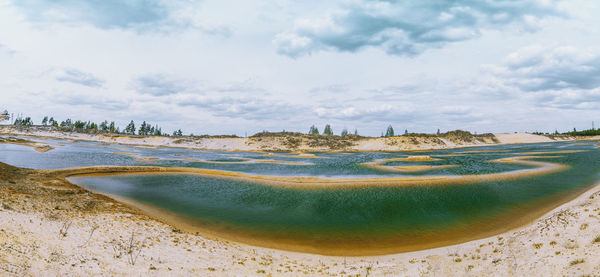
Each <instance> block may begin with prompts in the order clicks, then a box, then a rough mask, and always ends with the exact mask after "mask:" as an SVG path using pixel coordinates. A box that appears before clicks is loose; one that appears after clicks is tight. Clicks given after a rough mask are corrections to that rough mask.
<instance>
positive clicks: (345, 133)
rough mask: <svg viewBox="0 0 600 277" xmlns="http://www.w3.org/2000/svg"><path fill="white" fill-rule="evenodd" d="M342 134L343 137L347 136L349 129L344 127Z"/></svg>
mask: <svg viewBox="0 0 600 277" xmlns="http://www.w3.org/2000/svg"><path fill="white" fill-rule="evenodd" d="M340 135H341V136H342V137H345V136H347V135H348V129H346V128H344V129H343V130H342V133H341V134H340Z"/></svg>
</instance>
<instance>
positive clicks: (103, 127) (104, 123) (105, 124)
mask: <svg viewBox="0 0 600 277" xmlns="http://www.w3.org/2000/svg"><path fill="white" fill-rule="evenodd" d="M100 130H102V131H104V132H106V131H108V121H106V120H104V121H102V123H100Z"/></svg>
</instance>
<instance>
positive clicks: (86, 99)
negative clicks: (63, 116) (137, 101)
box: [49, 93, 129, 111]
mask: <svg viewBox="0 0 600 277" xmlns="http://www.w3.org/2000/svg"><path fill="white" fill-rule="evenodd" d="M49 100H50V101H52V103H57V104H65V105H69V106H89V107H91V108H93V109H99V110H108V111H122V110H126V109H127V108H128V107H129V102H128V101H126V100H117V99H113V98H110V97H106V96H100V97H93V98H92V97H90V96H89V94H80V93H60V94H56V95H53V96H51V97H50V99H49Z"/></svg>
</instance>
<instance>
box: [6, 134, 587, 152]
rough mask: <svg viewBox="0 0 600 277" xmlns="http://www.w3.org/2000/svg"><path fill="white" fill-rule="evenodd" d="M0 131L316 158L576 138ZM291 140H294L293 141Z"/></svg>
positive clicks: (109, 141)
mask: <svg viewBox="0 0 600 277" xmlns="http://www.w3.org/2000/svg"><path fill="white" fill-rule="evenodd" d="M0 134H11V135H27V136H36V137H42V138H43V137H48V138H62V139H69V140H85V141H96V142H103V143H117V144H129V145H135V146H142V147H165V146H168V147H182V148H189V149H202V150H223V151H248V152H265V153H267V154H266V155H270V156H273V155H275V156H277V154H272V153H271V154H268V152H293V153H299V154H298V155H296V156H292V157H297V158H314V156H312V155H310V154H306V153H305V152H345V151H361V152H368V151H415V150H427V149H448V148H457V147H470V146H484V145H497V144H512V143H541V142H552V141H563V140H574V139H575V138H573V137H554V139H551V138H550V137H547V136H541V135H534V134H526V133H510V134H495V138H496V141H494V140H493V139H491V138H479V139H472V140H469V141H465V140H462V139H454V140H449V139H445V138H438V137H420V136H410V135H409V136H396V137H383V138H370V137H366V138H361V139H345V140H342V141H336V140H332V141H333V142H328V141H327V137H326V136H321V137H315V138H312V139H311V138H293V137H284V136H281V137H278V136H266V137H258V138H254V137H248V138H231V137H156V136H146V137H143V136H126V135H102V134H98V135H92V134H83V133H75V132H60V131H56V130H50V129H48V128H38V129H36V128H28V129H17V128H14V127H12V126H0ZM290 140H292V142H290Z"/></svg>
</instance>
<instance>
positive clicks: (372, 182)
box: [40, 156, 569, 189]
mask: <svg viewBox="0 0 600 277" xmlns="http://www.w3.org/2000/svg"><path fill="white" fill-rule="evenodd" d="M554 157H555V156H517V157H508V158H501V159H496V160H492V161H491V162H495V163H505V164H518V165H526V166H531V167H532V168H528V169H519V170H512V171H505V172H500V173H488V174H471V175H459V176H455V175H449V176H443V175H440V176H410V177H409V176H407V177H377V178H374V177H364V178H363V177H359V178H353V177H348V178H333V177H331V178H330V177H313V176H275V175H254V174H246V173H241V172H234V171H226V170H217V169H204V168H189V167H158V166H91V167H79V168H68V169H58V170H40V172H46V173H47V174H51V175H53V176H57V177H59V178H66V177H73V176H95V175H111V174H164V173H188V174H194V175H198V176H202V177H209V178H221V179H227V180H235V181H242V182H252V183H257V184H262V185H268V186H277V187H285V188H293V189H319V188H327V189H335V188H349V187H406V186H425V185H427V186H438V185H439V186H442V185H450V184H467V183H474V182H485V181H501V180H515V179H519V178H525V177H532V176H540V175H545V174H550V173H555V172H558V171H562V170H566V169H568V168H569V167H568V166H567V165H563V164H557V163H551V162H542V161H533V160H531V159H544V158H554ZM363 165H365V164H363ZM366 166H371V167H378V168H384V169H385V168H386V167H387V166H383V165H378V164H376V163H374V164H366ZM392 168H393V167H392Z"/></svg>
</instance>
